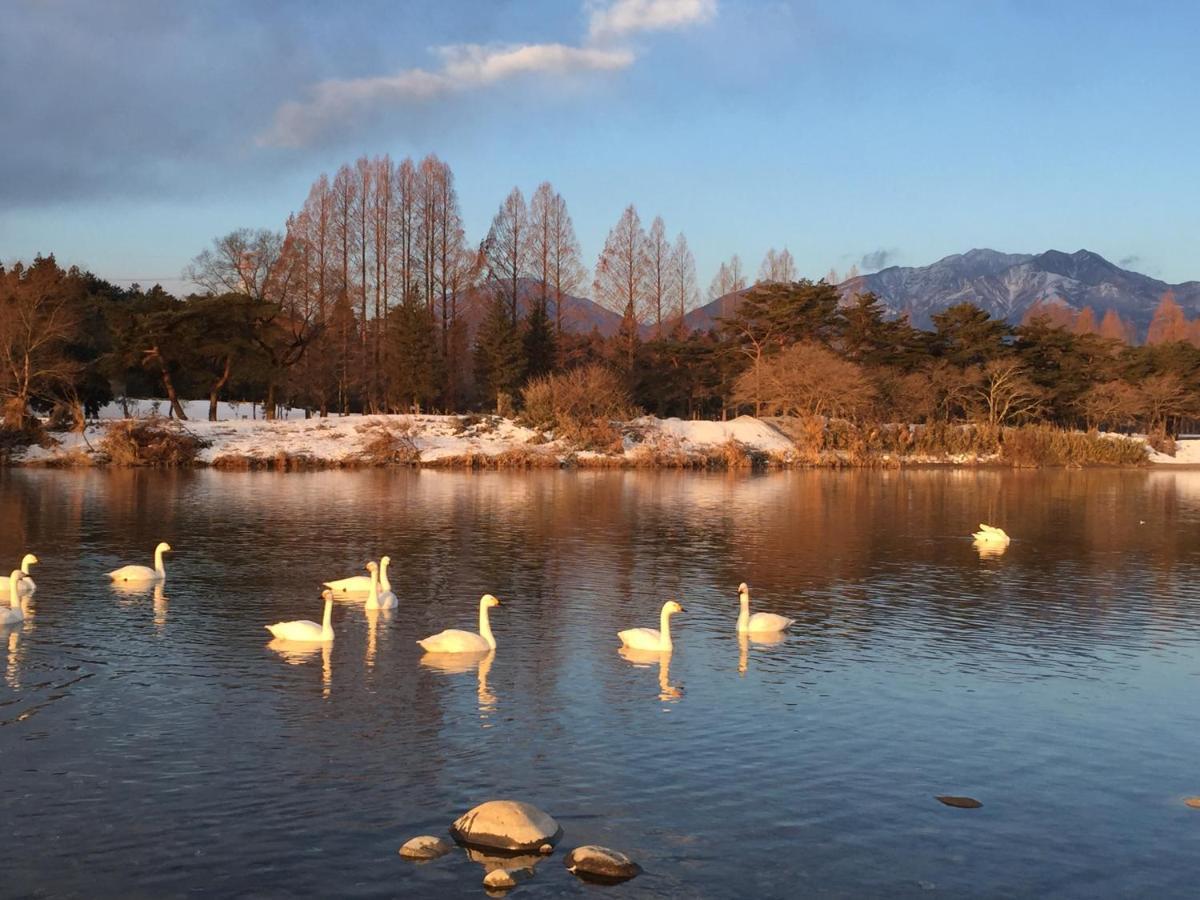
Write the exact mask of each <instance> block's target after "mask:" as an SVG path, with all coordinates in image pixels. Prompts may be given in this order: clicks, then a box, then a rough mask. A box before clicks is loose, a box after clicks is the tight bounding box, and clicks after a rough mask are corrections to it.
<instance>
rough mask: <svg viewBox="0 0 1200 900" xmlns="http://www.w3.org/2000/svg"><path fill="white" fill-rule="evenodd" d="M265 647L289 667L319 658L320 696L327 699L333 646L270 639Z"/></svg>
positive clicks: (331, 676) (330, 644)
mask: <svg viewBox="0 0 1200 900" xmlns="http://www.w3.org/2000/svg"><path fill="white" fill-rule="evenodd" d="M267 647H269V648H270V649H271V650H274V651H275V652H276V653H278V654H279V656H280V658H281V659H282V660H283V661H284V662H286V663H288V664H289V665H293V666H299V665H303V664H304V663H308V662H312V661H313V660H315V659H316V658H317V654H320V656H321V688H322V690H321V696H322V697H324V698H325V699H329V692H330V688H331V687H332V684H333V661H332V656H333V644H332V643H330V642H328V641H327V642H325V643H323V644H313V643H309V642H307V641H289V640H287V639H286V638H272V639H271V640H270V641H268V642H267Z"/></svg>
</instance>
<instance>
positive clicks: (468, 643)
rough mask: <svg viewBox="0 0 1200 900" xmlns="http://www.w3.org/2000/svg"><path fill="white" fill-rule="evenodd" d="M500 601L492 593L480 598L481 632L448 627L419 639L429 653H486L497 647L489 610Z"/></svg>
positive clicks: (419, 642)
mask: <svg viewBox="0 0 1200 900" xmlns="http://www.w3.org/2000/svg"><path fill="white" fill-rule="evenodd" d="M499 605H500V601H499V600H497V599H496V598H495V597H493V596H492V595H491V594H484V595H483V596H482V597H480V598H479V633H478V634H476V633H475V632H474V631H460V630H459V629H457V628H448V629H446V630H445V631H439V632H438V633H437V634H433V635H430V636H429V637H427V638H425V639H423V640H420V641H417V643H418V644H420V645H421V646H422V647H423V648H424V649H425V650H426V651H428V652H429V653H481V652H483V653H486V652H487V651H488V650H495V649H496V639H495V638H494V637H492V626H491V623H490V622H488V610H489V609H491V608H492V607H493V606H499Z"/></svg>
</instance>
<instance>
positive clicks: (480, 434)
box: [7, 401, 1200, 470]
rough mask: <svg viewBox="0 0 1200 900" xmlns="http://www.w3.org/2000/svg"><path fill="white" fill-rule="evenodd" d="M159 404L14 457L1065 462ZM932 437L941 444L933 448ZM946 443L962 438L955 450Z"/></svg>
mask: <svg viewBox="0 0 1200 900" xmlns="http://www.w3.org/2000/svg"><path fill="white" fill-rule="evenodd" d="M164 408H165V405H160V406H157V407H156V406H154V405H153V404H152V403H151V402H148V401H139V402H138V403H137V404H136V405H133V406H131V407H130V412H132V413H135V414H138V417H137V418H131V419H125V418H121V417H120V416H121V413H122V412H123V411H124V410H123V409H121V407H117V406H110V407H107V408H105V410H103V412H102V414H101V417H100V420H99V421H97V422H94V423H92V424H90V425H89V426H88V428H87V430H86V431H85V432H84V433H82V434H79V433H74V432H66V433H64V432H58V433H54V434H52V435H49V436H48V439H47V440H44V441H42V443H41V444H33V445H31V446H29V447H27V448H24V449H23V450H15V451H13V452H12V453H11V454H10V455H9V457H8V459H7V462H8V463H9V464H12V465H34V466H38V465H40V466H89V465H105V464H116V465H200V466H214V467H218V468H230V469H267V468H270V469H279V470H292V469H306V468H329V467H346V468H351V467H363V466H386V465H419V466H443V467H470V468H553V467H558V466H582V467H630V468H708V469H745V468H789V467H799V466H814V465H815V466H883V467H888V466H900V465H957V466H978V465H1038V464H1049V465H1055V464H1057V465H1063V464H1070V462H1061V461H1059V462H1055V461H1049V462H1039V461H1038V460H1037V459H1036V458H1033V459H1032V461H1031V458H1030V457H1029V455H1028V453H1026V456H1025V457H1024V458H1022V457H1020V456H1019V454H1018V450H1019V448H1018V447H1016V445H1015V444H1014V448H1013V450H1012V451H1011V454H1012V457H1011V458H1007V457H1006V456H1005V453H1009V451H1008V450H1006V451H1005V452H1004V453H1001V452H996V450H995V447H996V445H995V443H994V438H993V443H992V444H991V449H990V450H989V449H987V448H986V445H984V444H980V443H979V442H975V441H973V440H972V438H971V437H970V434H969V428H966V429H965V430H964V427H960V426H951V427H948V428H947V427H943V433H942V434H941V435H940V437H937V438H936V439H928V440H926V439H924V438H922V437H918V436H917V431H915V430H913V429H905V428H904V427H903V426H891V430H890V431H889V432H888V433H887V434H886V435H882V436H881V434H880V432H881V431H887V429H886V428H884V429H878V428H876V429H870V433H869V434H868V433H867V432H868V429H865V428H864V429H863V430H861V431H860V432H857V433H851V434H849V435H847V434H846V433H844V432H839V434H838V435H837V436H834V434H833V432H834V431H838V429H840V428H841V425H837V424H836V423H830V424H829V426H827V428H826V429H825V431H824V434H823V435H821V436H819V437H818V438H817V440H818V441H819V446H820V449H815V450H814V449H812V442H813V435H812V434H811V429H810V428H809V426H808V425H807V424H806V423H804V422H801V421H799V420H794V419H792V420H787V419H756V418H753V417H750V416H741V417H739V418H736V419H731V420H729V421H725V422H713V421H689V420H681V419H658V418H655V417H653V416H643V417H641V418H637V419H634V420H632V421H629V422H622V423H612V427H611V435H612V440H611V441H609V442H608V443H607V444H606V445H605V446H603V447H599V448H597V447H583V446H579V445H577V444H574V443H571V442H570V441H568V440H566V439H564V438H561V437H559V436H556V435H555V434H554V433H553V432H543V431H537V430H535V429H532V428H528V427H526V426H524V425H522V424H519V423H518V422H516V421H513V420H511V419H504V418H500V417H498V416H487V415H467V416H461V415H453V416H441V415H411V416H400V415H378V416H371V415H366V416H364V415H351V416H329V417H327V418H317V417H314V418H308V419H306V418H303V414H302V413H301V414H300V415H296V414H293V415H291V416H290V417H288V418H282V419H277V420H275V421H266V420H264V419H262V418H250V417H248V416H249V414H255V415H261V409H257V410H254V409H253V408H251V407H250V406H249V405H242V406H234V405H226V404H222V406H221V407H220V408H219V414H221V415H222V416H223V418H222V419H221V420H219V421H216V422H209V421H207V419H205V418H200V416H202V415H204V414H206V413H207V404H201V403H195V402H193V403H191V404H188V407H187V410H186V411H187V413H188V415H189V416H193V415H194V416H197V418H196V419H195V420H192V419H189V420H188V421H184V422H179V421H176V420H173V419H167V418H163V417H161V416H159V415H156V413H157V412H159V411H161V410H162V409H164ZM844 424H845V423H842V425H844ZM818 433H820V429H818ZM1020 434H1021V432H1017V433H1016V435H1017V436H1020ZM1055 436H1056V437H1055ZM1063 436H1065V437H1069V438H1071V439H1072V441H1074V442H1075V443H1076V444H1083V445H1085V448H1090V449H1085V452H1084V453H1083V455H1082V457H1080V456H1076V457H1073V458H1072V459H1074V458H1084V459H1085V463H1084V464H1088V463H1089V462H1098V463H1101V464H1103V463H1109V464H1119V465H1137V464H1139V463H1147V462H1148V463H1150V464H1159V465H1200V440H1185V441H1180V442H1179V443H1178V447H1177V449H1176V454H1175V455H1174V456H1168V455H1166V454H1162V453H1157V452H1154V451H1151V450H1150V449H1149V447H1148V446H1147V445H1146V444H1145V442H1144V441H1143V440H1141V439H1139V438H1126V437H1122V436H1119V435H1103V436H1098V437H1097V436H1085V435H1082V434H1078V433H1070V432H1055V433H1054V435H1052V437H1054V439H1056V440H1057V438H1058V437H1063ZM1009 440H1012V441H1016V437H1013V438H1011V439H1010V438H1006V441H1009ZM122 441H123V443H122ZM939 442H940V443H939ZM1110 442H1112V443H1110ZM1126 442H1129V443H1128V444H1127V443H1126ZM935 446H939V447H941V449H937V450H935V449H932V448H933V447H935ZM1005 446H1006V447H1008V444H1007V443H1006V444H1005ZM1116 446H1120V447H1123V448H1124V449H1122V450H1121V452H1120V453H1119V454H1115V455H1113V454H1111V453H1110V452H1109V449H1111V448H1113V447H1116ZM949 447H955V449H954V451H953V452H952V451H951V450H950V449H947V448H949ZM1097 447H1098V448H1099V451H1100V452H1097ZM896 448H900V449H896ZM923 448H925V449H923ZM1105 448H1109V449H1105Z"/></svg>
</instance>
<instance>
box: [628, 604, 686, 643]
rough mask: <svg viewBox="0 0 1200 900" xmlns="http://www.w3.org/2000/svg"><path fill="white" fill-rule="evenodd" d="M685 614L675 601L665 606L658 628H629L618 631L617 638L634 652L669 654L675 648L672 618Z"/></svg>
mask: <svg viewBox="0 0 1200 900" xmlns="http://www.w3.org/2000/svg"><path fill="white" fill-rule="evenodd" d="M681 612H683V607H682V606H680V605H679V604H678V603H676V602H675V601H674V600H668V601H667V602H666V603H664V604H663V608H662V613H661V614H660V615H659V618H658V628H627V629H626V630H625V631H618V632H617V637H619V638H620V639H621V643H622V644H623V645H624V646H626V647H629V648H631V649H633V650H658V651H667V652H669V651H670V650H671V648H672V647H673V646H674V645H673V644H672V643H671V616H673V615H675V613H681Z"/></svg>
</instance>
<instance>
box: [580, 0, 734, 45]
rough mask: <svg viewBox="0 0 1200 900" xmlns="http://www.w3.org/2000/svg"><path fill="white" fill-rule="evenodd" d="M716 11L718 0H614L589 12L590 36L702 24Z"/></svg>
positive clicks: (662, 29) (623, 35) (594, 37)
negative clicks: (590, 15)
mask: <svg viewBox="0 0 1200 900" xmlns="http://www.w3.org/2000/svg"><path fill="white" fill-rule="evenodd" d="M716 15H717V0H615V2H614V3H612V4H611V5H607V6H604V7H601V8H599V9H596V10H594V11H593V12H592V17H591V22H590V23H589V27H588V36H589V37H590V38H591V39H592V40H605V39H608V38H614V37H625V36H627V35H630V34H635V33H637V32H639V31H668V30H672V29H677V28H687V27H688V26H690V25H703V24H704V23H705V22H711V21H712V20H713V18H715V17H716Z"/></svg>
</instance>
